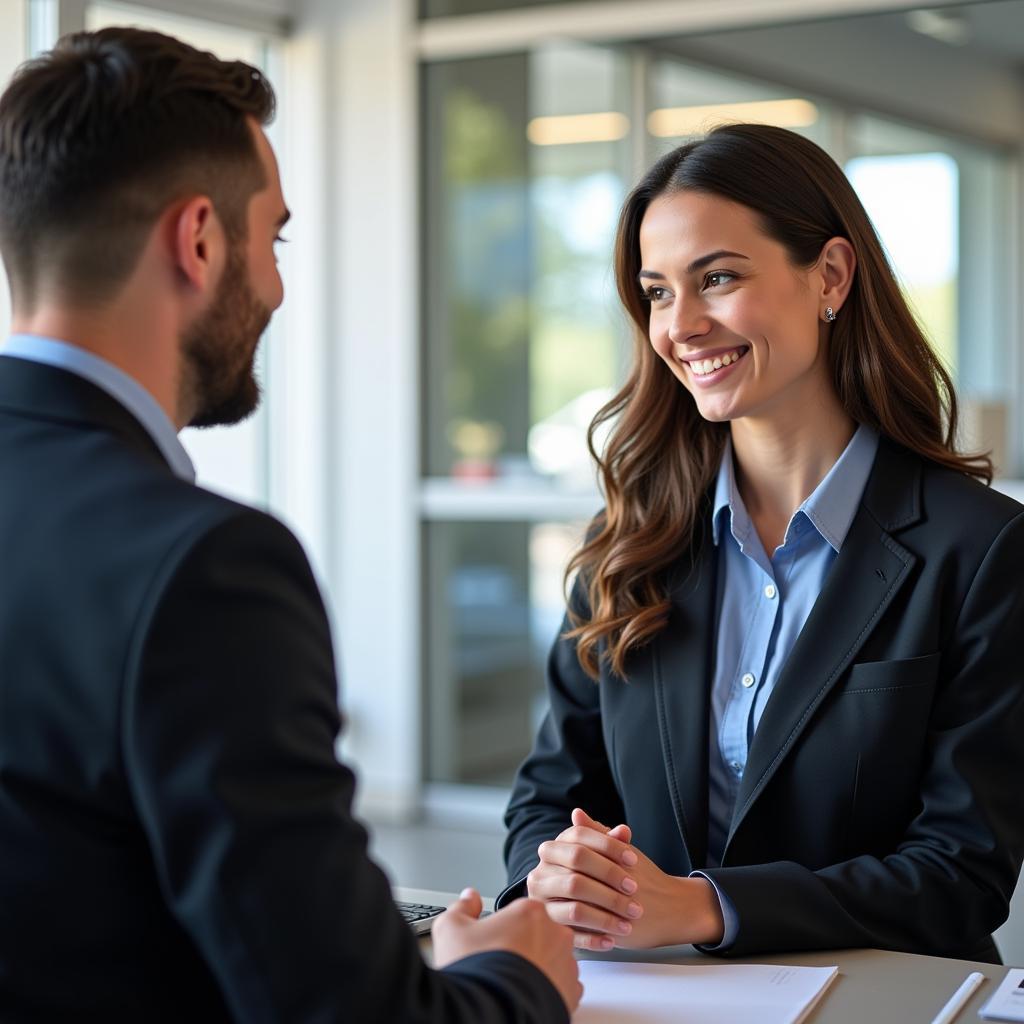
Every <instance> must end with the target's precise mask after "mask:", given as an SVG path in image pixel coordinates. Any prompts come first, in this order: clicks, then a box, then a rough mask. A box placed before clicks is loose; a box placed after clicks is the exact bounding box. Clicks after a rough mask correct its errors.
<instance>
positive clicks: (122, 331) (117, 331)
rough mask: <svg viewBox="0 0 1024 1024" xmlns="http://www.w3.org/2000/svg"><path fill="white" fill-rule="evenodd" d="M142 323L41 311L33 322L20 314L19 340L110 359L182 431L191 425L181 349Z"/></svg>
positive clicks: (114, 315) (90, 313) (103, 314)
mask: <svg viewBox="0 0 1024 1024" xmlns="http://www.w3.org/2000/svg"><path fill="white" fill-rule="evenodd" d="M136 320H137V318H135V317H132V316H130V315H126V311H124V312H122V311H119V310H113V309H110V310H103V311H94V310H69V309H65V308H59V307H55V308H39V309H37V310H35V311H34V312H33V313H32V314H30V315H28V316H24V315H19V314H17V313H16V314H15V316H14V318H13V322H12V325H11V330H12V333H13V334H34V335H37V336H39V337H45V338H53V339H54V340H56V341H63V342H66V343H67V344H69V345H75V346H77V347H78V348H81V349H84V350H85V351H86V352H91V353H92V354H93V355H96V356H99V357H100V358H101V359H105V360H106V361H107V362H108V363H111V364H112V365H113V366H116V367H117V368H118V369H119V370H121V371H122V372H123V373H126V374H128V376H129V377H132V378H133V379H134V380H136V381H137V382H138V383H139V384H140V385H141V386H142V387H144V388H145V389H146V390H147V391H148V392H149V393H150V394H151V395H152V396H153V398H154V399H155V400H156V402H157V403H158V404H159V405H160V407H161V408H162V409H163V411H164V412H165V413H166V414H167V417H168V419H170V420H171V422H172V423H174V425H175V426H176V427H177V429H178V430H180V429H181V428H182V427H184V426H186V424H187V417H184V416H183V414H182V411H181V410H180V409H179V407H178V406H179V402H178V390H179V388H178V377H179V373H180V359H179V355H178V347H177V344H176V343H175V341H174V338H173V336H172V337H171V338H162V337H160V336H159V332H157V331H156V330H155V329H154V325H153V324H152V323H151V324H150V325H149V327H148V328H144V327H143V326H142V325H141V324H139V323H137V322H136Z"/></svg>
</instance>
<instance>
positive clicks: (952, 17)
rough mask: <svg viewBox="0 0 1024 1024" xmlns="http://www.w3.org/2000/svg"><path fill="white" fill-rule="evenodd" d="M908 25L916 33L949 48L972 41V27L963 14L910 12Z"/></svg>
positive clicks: (927, 11)
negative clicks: (944, 44)
mask: <svg viewBox="0 0 1024 1024" xmlns="http://www.w3.org/2000/svg"><path fill="white" fill-rule="evenodd" d="M907 24H908V25H909V26H910V27H911V28H912V29H913V30H914V31H915V32H920V33H921V35H923V36H929V37H930V38H932V39H937V40H938V41H939V42H940V43H947V44H948V45H949V46H963V45H965V44H966V43H969V42H970V40H971V26H970V25H969V24H968V23H967V19H966V18H965V17H964V16H963V15H962V14H957V13H956V12H955V11H936V10H932V9H922V10H920V11H909V12H908V13H907Z"/></svg>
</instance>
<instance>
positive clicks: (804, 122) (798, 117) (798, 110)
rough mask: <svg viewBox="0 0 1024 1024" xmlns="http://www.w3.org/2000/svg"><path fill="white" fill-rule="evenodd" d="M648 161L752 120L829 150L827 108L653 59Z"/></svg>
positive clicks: (777, 89)
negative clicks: (725, 127) (722, 126)
mask: <svg viewBox="0 0 1024 1024" xmlns="http://www.w3.org/2000/svg"><path fill="white" fill-rule="evenodd" d="M650 106H651V109H650V112H649V113H648V115H647V131H648V136H649V143H648V153H649V162H653V161H654V160H655V159H657V158H658V157H659V156H661V155H662V154H664V153H667V152H668V151H669V150H671V149H674V148H675V147H676V146H678V145H680V143H682V142H684V141H685V140H686V139H687V138H692V137H693V136H696V135H702V134H704V133H705V132H706V131H708V130H709V129H711V128H714V127H715V126H716V125H719V124H725V123H728V122H733V123H737V122H744V121H753V122H756V123H759V124H773V125H777V126H778V127H780V128H789V129H790V130H792V131H796V132H799V133H800V134H801V135H806V136H807V137H808V138H809V139H812V140H813V141H814V142H817V143H818V145H820V146H825V147H826V148H828V144H829V140H830V134H831V129H832V123H831V119H830V116H829V115H830V111H829V108H828V105H827V104H824V103H822V102H821V101H819V100H816V99H814V98H812V97H809V96H806V95H804V94H803V93H802V92H800V91H799V90H796V89H791V88H787V87H786V86H780V85H774V84H772V83H770V82H762V81H758V80H756V79H747V78H743V77H740V76H737V75H732V74H727V73H725V72H722V71H714V70H711V69H709V68H706V67H702V66H699V65H696V64H690V63H687V62H685V61H681V60H678V59H663V60H658V61H657V62H656V63H655V64H654V65H653V66H652V68H651V74H650Z"/></svg>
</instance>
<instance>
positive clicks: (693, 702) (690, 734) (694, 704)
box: [652, 521, 717, 869]
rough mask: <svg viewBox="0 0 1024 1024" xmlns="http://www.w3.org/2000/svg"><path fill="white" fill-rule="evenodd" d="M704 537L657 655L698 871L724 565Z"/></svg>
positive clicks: (686, 833)
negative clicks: (719, 568)
mask: <svg viewBox="0 0 1024 1024" xmlns="http://www.w3.org/2000/svg"><path fill="white" fill-rule="evenodd" d="M708 525H709V526H710V521H709V523H708ZM704 536H705V538H706V540H705V541H704V542H703V543H700V544H698V545H697V546H696V547H697V551H696V553H695V555H694V556H693V561H692V562H691V561H690V557H691V556H690V555H687V556H686V560H685V561H684V562H683V563H681V564H680V570H679V571H678V572H677V574H676V580H677V581H676V583H675V584H674V585H673V586H671V594H672V612H671V615H670V618H669V621H668V624H667V625H666V627H665V628H664V629H663V630H662V631H661V632H660V633H659V634H658V636H657V637H656V639H655V640H654V641H653V652H652V653H653V659H652V660H653V668H654V698H655V704H656V706H657V715H658V732H659V735H660V738H661V746H662V754H663V759H664V765H665V774H666V779H667V782H668V788H669V792H670V793H671V794H672V807H673V810H674V812H675V817H676V824H677V826H678V828H679V834H680V836H681V837H682V840H683V845H684V848H685V850H686V853H687V856H688V857H689V861H690V866H691V869H693V868H699V867H703V866H704V862H705V860H706V858H707V845H708V836H707V831H708V827H707V826H708V716H709V714H710V711H709V704H708V688H709V683H708V680H709V678H710V665H711V655H710V644H711V640H712V638H713V636H714V627H715V608H714V600H715V577H716V571H715V568H716V564H717V559H716V558H715V551H716V548H715V546H714V544H712V543H711V539H710V529H707V530H705V534H704ZM680 577H682V578H681V579H680Z"/></svg>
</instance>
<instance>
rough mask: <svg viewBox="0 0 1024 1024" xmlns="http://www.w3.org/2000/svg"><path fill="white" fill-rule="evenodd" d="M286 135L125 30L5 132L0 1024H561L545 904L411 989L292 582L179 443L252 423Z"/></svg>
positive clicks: (263, 538) (284, 536)
mask: <svg viewBox="0 0 1024 1024" xmlns="http://www.w3.org/2000/svg"><path fill="white" fill-rule="evenodd" d="M272 109H273V94H272V91H271V89H270V86H269V85H268V84H267V83H266V81H265V80H264V79H263V78H262V76H261V75H260V74H259V72H257V71H255V70H254V69H252V68H250V67H248V66H247V65H244V64H241V63H224V62H221V61H219V60H217V59H216V58H214V57H213V56H212V55H210V54H203V53H199V52H198V51H196V50H194V49H192V48H191V47H188V46H185V45H184V44H182V43H179V42H178V41H176V40H173V39H170V38H168V37H166V36H162V35H158V34H156V33H148V32H140V31H137V30H129V29H108V30H105V31H102V32H98V33H95V34H80V35H76V36H72V37H69V38H67V39H65V40H63V41H62V42H61V43H60V44H59V45H58V46H57V48H56V49H55V50H54V51H53V52H52V53H50V54H47V55H45V56H43V57H42V58H40V59H38V60H36V61H32V62H30V63H29V64H27V65H25V66H24V67H23V68H22V69H21V71H20V72H19V73H18V74H17V75H16V76H15V79H14V81H13V82H12V84H11V85H10V86H9V88H8V89H7V91H6V93H5V94H4V95H3V97H2V98H0V251H2V255H3V259H4V263H5V265H6V268H7V272H8V276H9V279H10V283H11V291H12V298H13V308H14V334H13V336H12V338H10V339H9V340H8V342H7V344H6V346H5V347H4V349H3V356H2V357H0V545H2V561H0V565H2V572H3V577H2V579H3V583H2V586H0V1018H2V1019H3V1020H4V1021H22V1020H25V1021H27V1020H46V1021H56V1020H62V1019H65V1018H71V1017H74V1019H75V1020H87V1019H97V1020H103V1021H107V1022H113V1021H121V1020H124V1021H129V1020H130V1021H133V1022H141V1021H146V1022H153V1021H164V1020H166V1021H172V1020H173V1021H178V1022H180V1021H183V1020H200V1021H206V1020H227V1019H234V1020H238V1021H246V1022H262V1021H317V1022H328V1021H341V1020H345V1021H358V1022H371V1021H438V1022H442V1021H443V1022H455V1021H473V1022H487V1021H524V1022H525V1021H538V1022H540V1021H555V1020H565V1019H567V1010H572V1009H573V1008H574V1007H575V1006H576V1005H577V1003H578V1001H579V996H580V992H581V989H580V987H579V982H578V979H577V971H576V965H575V962H574V960H573V958H572V951H571V945H572V940H571V935H570V933H569V931H568V929H565V928H563V927H561V926H558V925H555V924H554V923H553V922H551V921H550V920H549V918H548V917H547V915H546V913H545V911H544V910H543V909H542V908H541V907H540V905H539V904H537V903H535V902H533V901H522V902H521V903H520V904H519V905H517V907H516V908H513V909H512V910H511V912H506V911H503V912H501V913H499V914H496V915H494V916H493V917H489V918H487V919H484V920H477V917H478V915H479V912H480V900H479V897H478V896H477V895H476V894H475V893H473V892H467V893H466V894H464V896H463V898H462V899H461V900H460V901H459V902H458V903H457V904H456V905H455V907H454V908H453V909H452V910H450V911H449V912H448V914H446V915H445V916H444V917H443V918H442V919H441V920H440V921H439V922H438V923H437V925H436V928H435V938H434V950H435V960H436V962H437V964H438V965H439V966H441V967H443V969H441V970H437V971H435V970H431V969H428V968H427V967H426V966H425V965H424V963H423V962H422V960H421V958H420V956H419V952H418V949H417V945H416V942H415V939H414V938H413V936H412V934H411V932H410V931H409V929H408V928H407V926H406V925H405V923H404V922H403V921H402V919H401V917H400V916H399V914H398V912H397V911H396V909H395V908H394V906H393V903H392V901H391V897H390V892H389V888H388V883H387V880H386V879H385V877H384V875H383V874H382V873H381V871H380V870H379V869H378V868H377V867H376V866H374V865H373V864H372V863H371V862H370V860H369V859H368V858H367V855H366V834H365V832H364V831H363V829H362V828H361V827H360V826H359V825H358V824H357V823H356V822H355V821H354V820H353V818H352V814H351V802H352V790H353V777H352V774H351V772H350V771H349V770H348V769H346V768H345V767H343V766H341V765H339V764H338V763H337V761H336V760H335V758H334V753H333V751H334V741H335V737H336V734H337V732H338V728H339V719H338V713H337V708H336V683H335V676H334V664H333V657H332V652H331V642H330V637H329V632H328V624H327V619H326V616H325V614H324V610H323V607H322V604H321V602H320V598H319V596H318V593H317V589H316V586H315V584H314V580H313V576H312V574H311V572H310V569H309V566H308V563H307V561H306V558H305V556H304V554H303V552H302V550H301V548H300V547H299V544H298V543H297V541H296V540H295V539H294V538H293V537H292V536H291V534H290V533H289V532H288V531H287V530H286V529H285V528H284V527H283V526H282V525H281V524H280V523H278V522H277V521H276V520H274V519H272V518H271V517H269V516H267V515H264V514H262V513H260V512H256V511H254V510H251V509H248V508H245V507H244V506H241V505H237V504H235V503H233V502H230V501H227V500H226V499H223V498H220V497H218V496H215V495H213V494H211V493H209V492H206V491H204V490H201V489H199V488H197V487H195V486H194V484H193V482H192V481H193V473H192V467H191V464H190V462H189V459H188V456H187V455H186V454H185V451H184V449H182V447H181V445H180V444H179V442H178V439H177V436H176V433H177V430H178V429H180V428H181V427H183V426H185V425H187V424H193V425H210V424H216V423H233V422H236V421H237V420H239V419H241V418H243V417H244V416H246V415H248V414H249V413H250V412H251V411H252V410H253V409H254V408H255V406H256V404H257V401H258V398H259V391H258V387H257V385H256V382H255V381H254V379H253V356H254V353H255V349H256V346H257V343H258V340H259V337H260V334H261V333H262V331H263V329H264V328H265V327H266V324H267V322H268V320H269V318H270V315H271V312H272V311H273V310H274V309H275V308H276V307H277V306H278V305H279V304H280V302H281V299H282V287H281V279H280V277H279V275H278V272H277V269H276V262H275V259H274V242H275V240H276V239H277V237H278V232H279V230H280V228H281V226H282V225H283V224H284V222H285V221H286V220H287V217H288V214H287V211H286V209H285V205H284V200H283V197H282V194H281V186H280V181H279V177H278V171H277V166H276V162H275V160H274V156H273V153H272V151H271V148H270V145H269V143H268V142H267V139H266V137H265V135H264V133H263V131H262V129H261V127H260V125H261V124H264V123H266V121H267V120H268V119H269V117H270V116H271V114H272Z"/></svg>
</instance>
